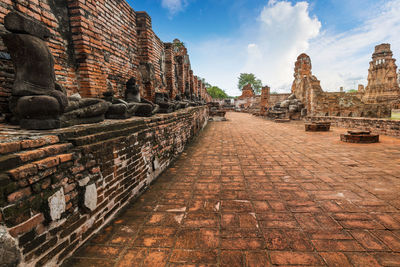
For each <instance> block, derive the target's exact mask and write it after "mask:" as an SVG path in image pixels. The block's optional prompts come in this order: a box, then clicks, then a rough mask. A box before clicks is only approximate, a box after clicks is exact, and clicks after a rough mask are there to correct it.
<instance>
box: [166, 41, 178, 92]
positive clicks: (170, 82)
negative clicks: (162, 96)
mask: <svg viewBox="0 0 400 267" xmlns="http://www.w3.org/2000/svg"><path fill="white" fill-rule="evenodd" d="M164 48H165V71H166V80H167V91H168V93H169V96H170V97H171V99H175V97H176V95H177V94H178V87H177V84H178V81H177V80H176V76H177V73H175V68H176V67H177V66H176V62H175V57H174V48H173V44H172V43H164Z"/></svg>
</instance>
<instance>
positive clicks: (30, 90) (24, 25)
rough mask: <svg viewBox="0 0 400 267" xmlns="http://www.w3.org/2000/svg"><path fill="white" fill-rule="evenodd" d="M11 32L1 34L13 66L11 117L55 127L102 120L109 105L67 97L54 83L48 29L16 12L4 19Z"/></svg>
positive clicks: (28, 124)
mask: <svg viewBox="0 0 400 267" xmlns="http://www.w3.org/2000/svg"><path fill="white" fill-rule="evenodd" d="M4 26H5V28H6V29H7V30H9V31H10V32H11V33H5V34H3V35H2V38H3V41H4V44H5V45H6V47H7V49H8V51H9V52H10V55H11V59H12V61H13V63H14V68H15V80H14V84H13V89H12V93H11V98H10V102H9V107H10V111H11V112H12V114H13V118H12V120H13V121H15V122H18V123H19V124H20V126H21V127H22V128H25V129H33V130H44V129H54V128H59V127H63V126H69V125H73V124H77V123H87V122H98V121H99V120H102V119H104V113H105V112H106V111H107V109H108V104H107V103H105V102H104V101H103V100H100V99H81V98H79V97H72V98H67V94H66V92H65V90H64V89H63V87H62V86H61V85H59V84H57V83H56V79H55V72H54V58H53V56H52V54H51V53H50V50H49V48H48V46H47V44H46V42H45V40H46V39H47V38H49V37H50V31H49V30H48V29H47V27H46V26H44V25H42V24H41V23H39V22H37V21H35V20H33V19H31V18H29V17H27V16H25V15H24V14H22V13H19V12H11V13H9V14H8V15H7V16H6V17H5V18H4Z"/></svg>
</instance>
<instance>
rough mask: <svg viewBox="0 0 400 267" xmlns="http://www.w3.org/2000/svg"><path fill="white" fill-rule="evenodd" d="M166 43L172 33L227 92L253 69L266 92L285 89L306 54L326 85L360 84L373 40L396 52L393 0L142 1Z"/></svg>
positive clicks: (398, 1)
mask: <svg viewBox="0 0 400 267" xmlns="http://www.w3.org/2000/svg"><path fill="white" fill-rule="evenodd" d="M128 2H129V3H130V4H131V6H132V7H133V8H134V10H136V11H146V12H148V13H149V15H150V16H151V17H152V22H153V29H154V31H155V32H156V34H157V35H158V36H159V37H160V38H161V39H162V40H163V41H165V42H167V41H172V40H173V39H174V38H179V39H180V40H181V41H183V42H184V43H185V44H186V46H187V47H188V50H189V55H190V58H191V64H192V69H193V70H194V72H195V73H196V74H197V75H199V76H201V77H203V78H205V79H206V80H207V81H208V82H210V83H211V84H213V85H217V86H219V87H221V88H223V89H224V90H225V91H227V92H228V93H229V94H230V95H238V94H240V92H239V91H238V90H237V88H236V83H237V77H238V75H239V74H240V73H241V72H253V73H255V74H256V76H258V77H259V78H261V80H262V81H263V83H264V84H268V85H269V86H271V90H272V91H277V92H288V91H290V86H291V83H292V81H293V67H294V62H295V60H296V58H297V56H298V55H299V54H300V53H302V52H306V53H307V54H309V55H310V56H311V60H312V63H313V74H314V75H316V76H317V78H318V79H320V80H321V85H322V87H323V89H324V90H326V91H336V90H338V88H339V87H340V86H344V87H345V88H346V89H352V88H354V87H356V86H357V84H358V83H362V84H364V85H366V78H367V74H368V67H369V61H370V58H371V54H372V52H373V49H374V46H375V45H377V44H380V43H383V42H388V43H391V44H392V50H393V52H394V56H395V57H396V56H397V55H399V56H400V35H399V34H398V33H399V32H400V0H314V1H280V0H141V1H129V0H128Z"/></svg>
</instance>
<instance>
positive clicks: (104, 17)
mask: <svg viewBox="0 0 400 267" xmlns="http://www.w3.org/2000/svg"><path fill="white" fill-rule="evenodd" d="M68 8H69V9H68V12H69V16H70V18H69V20H70V25H71V32H72V39H73V45H72V48H73V50H74V54H75V57H76V71H77V75H78V84H79V93H80V94H81V95H82V96H84V97H102V93H103V92H105V91H106V90H107V80H109V81H110V82H111V83H112V85H113V89H114V91H115V93H116V95H117V96H122V95H123V91H124V89H125V84H126V81H127V80H128V79H129V78H130V77H132V76H133V77H137V66H138V56H137V37H136V14H135V12H134V10H133V9H132V8H131V7H130V6H129V5H128V4H127V3H126V2H125V1H107V0H100V1H94V0H90V1H89V0H86V1H84V2H83V1H80V0H70V1H68Z"/></svg>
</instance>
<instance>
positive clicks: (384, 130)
mask: <svg viewBox="0 0 400 267" xmlns="http://www.w3.org/2000/svg"><path fill="white" fill-rule="evenodd" d="M306 120H307V121H321V122H331V123H332V124H333V125H334V126H337V127H342V128H346V129H349V130H350V129H360V130H370V131H372V132H373V133H376V134H383V135H389V136H395V137H400V121H398V120H390V119H372V118H371V119H368V118H350V117H318V116H312V117H307V118H306Z"/></svg>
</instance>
